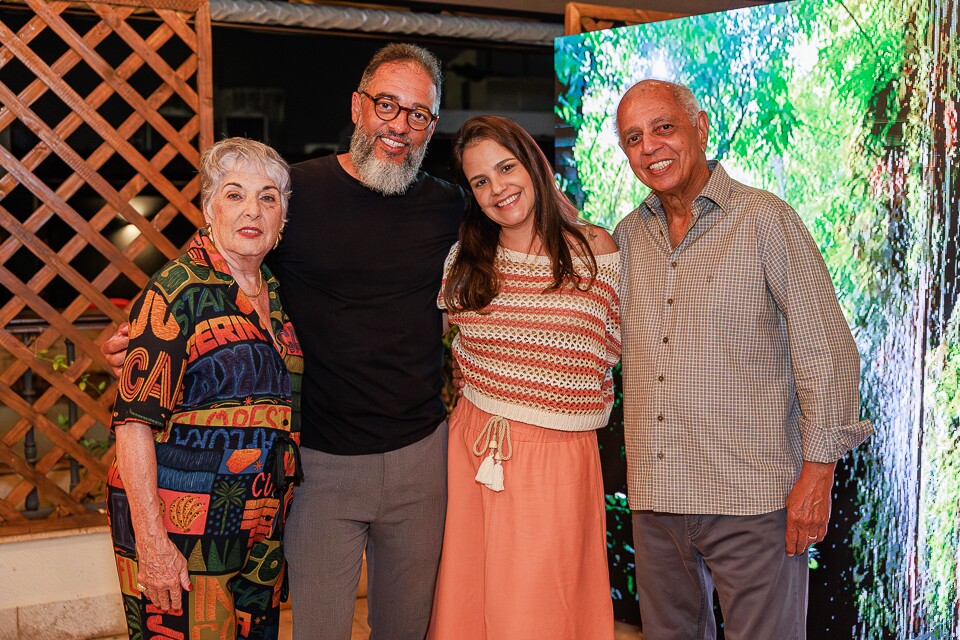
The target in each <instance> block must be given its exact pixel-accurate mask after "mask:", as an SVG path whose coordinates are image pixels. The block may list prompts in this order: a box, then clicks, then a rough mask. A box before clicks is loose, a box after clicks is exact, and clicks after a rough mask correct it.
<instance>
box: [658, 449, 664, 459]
mask: <svg viewBox="0 0 960 640" xmlns="http://www.w3.org/2000/svg"><path fill="white" fill-rule="evenodd" d="M657 460H663V451H660V452H659V453H657Z"/></svg>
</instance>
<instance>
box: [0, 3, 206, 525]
mask: <svg viewBox="0 0 960 640" xmlns="http://www.w3.org/2000/svg"><path fill="white" fill-rule="evenodd" d="M19 6H20V7H21V8H23V9H25V12H24V13H25V16H26V19H25V22H24V24H23V25H22V26H21V28H20V29H19V30H17V31H16V32H14V31H13V30H12V29H11V28H10V27H9V26H8V25H7V24H5V23H4V22H2V21H0V103H2V105H3V108H2V109H0V140H5V141H6V143H7V144H6V146H2V145H0V168H2V171H0V292H6V293H7V294H8V295H6V296H5V298H7V300H6V302H5V304H3V305H2V306H0V355H3V356H5V360H6V361H8V362H11V364H9V366H7V367H6V369H5V370H3V371H0V403H3V404H4V405H6V406H7V407H9V408H11V409H13V410H14V411H15V412H16V415H17V418H15V419H13V420H12V421H10V420H9V419H7V421H6V422H4V421H2V420H0V465H2V466H5V467H6V472H7V476H6V477H7V478H8V482H7V483H5V484H6V485H9V484H11V483H10V482H9V478H10V477H11V475H12V477H14V481H13V482H12V488H10V490H9V491H8V492H7V493H6V495H4V496H3V497H2V498H0V534H10V533H29V532H32V531H38V530H45V529H54V528H67V527H74V526H89V525H91V524H98V523H102V522H104V521H105V517H104V515H103V511H102V509H93V510H91V508H90V507H89V504H88V503H89V502H90V501H91V500H93V501H94V502H96V501H97V500H100V501H102V483H103V481H104V480H105V479H106V475H107V470H108V468H109V465H110V463H111V461H112V459H113V456H114V450H113V446H109V447H108V449H107V450H106V452H105V453H102V454H100V453H97V454H95V453H93V452H92V451H91V450H90V449H88V447H86V446H84V444H83V443H84V439H85V436H86V434H88V432H90V430H91V429H92V428H94V427H95V426H96V425H98V424H99V425H100V426H99V427H98V429H100V430H101V431H102V430H104V429H105V427H104V425H109V423H110V408H111V406H112V403H113V396H114V386H113V384H109V386H107V387H106V388H105V389H104V390H103V392H102V393H100V392H97V393H93V392H91V389H95V388H96V386H95V385H92V384H91V383H90V381H91V376H95V377H96V378H97V379H100V380H102V381H104V382H106V376H105V375H104V374H103V371H104V368H105V363H104V362H103V359H102V356H101V354H100V351H99V346H98V345H99V343H100V342H101V341H102V340H103V339H105V338H106V337H107V336H109V335H110V334H111V333H112V332H113V330H114V328H115V324H116V323H120V322H124V321H125V320H126V319H127V318H126V311H125V310H124V309H123V308H120V307H118V306H117V305H116V304H115V301H114V300H111V299H110V298H109V297H108V296H107V295H106V294H105V293H104V292H105V291H107V290H108V289H109V288H110V287H111V286H113V285H114V284H115V282H116V281H118V279H119V280H124V281H125V282H126V283H127V284H128V286H129V285H133V286H135V287H136V288H140V287H143V286H144V285H145V284H146V283H147V281H148V279H149V277H150V275H151V274H150V273H147V272H146V271H145V270H144V269H143V268H142V267H141V266H140V263H142V262H143V260H142V258H143V256H144V255H145V254H148V253H150V252H159V254H160V255H161V256H162V257H164V258H166V259H170V258H173V257H175V256H177V255H178V254H179V253H180V249H179V246H180V245H181V244H182V243H183V241H184V240H185V238H180V237H168V233H166V232H167V230H168V227H170V228H172V227H171V225H172V223H174V222H178V221H180V223H179V224H178V225H173V226H175V227H179V228H182V227H184V226H188V225H184V224H183V222H182V219H183V218H185V219H186V220H187V221H188V222H189V225H193V226H196V225H199V224H200V222H201V220H202V216H201V215H200V212H199V210H198V209H197V207H196V205H195V204H194V200H195V198H196V196H197V195H198V192H199V181H198V179H197V178H196V176H195V175H194V176H193V178H192V179H188V180H186V181H178V180H175V179H173V178H171V177H170V176H169V175H168V174H169V170H170V167H171V166H173V165H174V164H177V163H179V165H180V166H189V167H192V168H193V171H192V173H194V174H195V173H196V171H195V169H196V167H197V165H198V162H199V150H200V149H202V148H205V147H206V146H208V145H210V144H211V143H212V142H213V113H212V111H213V106H212V102H213V101H212V93H213V88H212V72H211V60H210V52H211V42H210V13H209V6H208V4H207V3H206V1H205V0H88V1H86V2H73V3H69V2H60V1H55V0H54V1H48V0H24V1H23V2H22V3H19ZM68 10H69V11H70V12H71V14H68V13H67V11H68ZM78 10H80V11H82V15H83V17H84V18H85V20H75V19H73V18H72V14H75V13H76V12H77V11H78ZM144 18H149V19H144ZM90 24H92V25H93V26H92V27H90V28H88V29H84V27H86V26H88V25H90ZM107 45H109V46H107ZM61 49H62V50H63V52H62V53H61V54H60V55H59V56H57V57H55V59H54V55H53V54H52V53H51V51H56V50H61ZM9 67H13V68H14V69H15V70H16V71H17V72H18V73H19V74H20V76H15V75H14V74H13V72H10V73H7V72H6V71H5V70H6V69H7V68H9ZM24 72H25V73H26V75H28V77H32V80H28V81H27V82H26V83H25V84H24V83H23V82H21V81H19V79H20V78H21V77H22V76H23V75H24ZM14 87H16V88H14ZM171 105H176V106H175V108H174V107H171ZM171 113H175V114H176V117H174V118H172V119H171V117H170V114H171ZM11 132H14V133H15V135H12V134H11ZM144 136H146V138H149V139H150V140H153V141H156V142H155V144H151V145H143V144H141V143H139V142H138V140H141V139H142V138H144ZM16 138H19V139H20V141H21V142H20V144H19V145H17V144H13V143H11V142H10V141H11V140H14V139H16ZM91 140H94V142H92V143H91ZM51 166H54V167H56V168H57V171H56V172H55V173H56V178H51V173H54V171H53V170H51V169H50V167H51ZM118 176H119V177H118ZM144 191H149V192H150V193H152V194H159V198H157V199H162V201H163V202H164V203H165V204H164V205H162V206H160V208H159V210H157V211H152V212H150V215H149V218H148V216H147V215H146V214H144V213H142V212H138V211H137V210H136V209H135V208H134V206H133V204H132V202H133V199H134V198H135V197H136V196H138V195H140V194H142V193H143V192H144ZM91 201H94V202H95V203H96V204H94V205H93V206H91V205H90V202H91ZM118 216H119V218H122V220H123V221H124V223H126V224H128V225H132V227H130V228H131V229H135V234H132V235H136V237H135V238H134V239H132V240H131V241H129V242H128V243H123V242H120V243H115V242H111V240H110V239H108V238H107V237H105V233H107V230H109V229H110V228H112V227H115V226H117V224H118V222H117V221H118V219H119V218H118ZM54 227H56V228H57V229H58V233H59V236H60V237H59V238H58V241H57V242H54V243H51V242H50V238H52V237H54V236H55V235H57V234H56V233H54V232H53V231H51V228H54ZM67 227H69V228H70V229H72V232H73V235H72V237H68V238H63V235H64V232H63V229H65V228H67ZM179 233H181V234H182V232H179ZM124 245H125V246H124ZM18 254H19V258H18V257H17V255H18ZM24 254H28V255H26V257H24ZM29 260H33V261H34V262H37V263H39V265H41V266H39V268H37V269H36V270H35V272H33V273H29V274H24V273H23V271H24V269H23V268H22V266H20V267H18V266H17V265H22V264H24V263H25V262H26V263H29ZM94 264H95V265H102V266H101V267H99V270H96V268H93V267H91V265H94ZM149 271H152V269H149ZM54 283H56V285H57V287H58V291H59V293H58V294H57V295H54V294H52V293H49V289H50V287H52V286H53V284H54ZM64 290H67V291H69V293H67V294H64V293H63V291H64ZM91 316H94V317H96V318H99V320H98V321H96V322H93V323H90V322H87V323H86V328H84V319H85V318H86V319H88V320H89V319H90V317H91ZM25 325H30V326H32V327H33V329H30V330H26V329H23V327H24V326H25ZM17 327H19V329H18V328H17ZM65 340H66V341H68V345H69V346H68V351H69V350H70V349H72V352H71V353H73V355H72V356H71V357H70V358H69V359H65V358H64V357H63V356H62V355H58V356H57V357H52V354H60V352H61V350H62V349H63V348H64V347H63V345H64V341H65ZM35 386H36V390H35ZM27 390H29V391H30V393H26V391H27ZM65 407H69V412H68V413H69V418H68V419H67V420H64V421H63V424H58V423H57V422H56V421H55V420H54V419H52V418H51V414H57V413H58V412H63V411H65ZM57 417H63V416H62V415H60V416H57ZM21 443H23V446H22V452H21ZM67 464H69V466H70V467H71V469H72V471H74V472H75V473H71V481H70V483H69V486H63V483H62V482H60V481H59V480H58V479H55V478H54V477H53V475H54V472H55V471H56V470H57V469H61V468H64V467H65V465H67ZM60 475H62V474H60ZM17 478H18V479H17ZM31 503H32V504H31Z"/></svg>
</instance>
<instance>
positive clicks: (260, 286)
mask: <svg viewBox="0 0 960 640" xmlns="http://www.w3.org/2000/svg"><path fill="white" fill-rule="evenodd" d="M257 276H259V277H258V278H257V292H256V293H254V294H252V295H251V294H249V293H247V292H246V291H243V287H241V286H240V283H239V282H237V288H238V289H240V291H243V295H245V296H247V297H248V298H250V299H251V300H255V299H256V298H259V297H260V292H261V291H263V271H257Z"/></svg>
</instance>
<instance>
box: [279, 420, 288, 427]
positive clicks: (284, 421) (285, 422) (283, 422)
mask: <svg viewBox="0 0 960 640" xmlns="http://www.w3.org/2000/svg"><path fill="white" fill-rule="evenodd" d="M280 424H282V425H283V426H287V425H288V424H290V421H289V420H283V421H282V422H281V423H280Z"/></svg>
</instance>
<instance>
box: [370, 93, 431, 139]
mask: <svg viewBox="0 0 960 640" xmlns="http://www.w3.org/2000/svg"><path fill="white" fill-rule="evenodd" d="M357 93H359V94H360V95H361V96H366V97H367V98H369V99H370V101H371V102H373V113H374V114H376V116H377V117H378V118H380V119H381V120H382V121H384V122H393V121H394V120H396V119H397V118H398V117H399V116H400V113H401V112H403V111H406V112H407V124H408V125H409V126H410V128H411V129H413V130H414V131H426V130H427V129H429V128H430V125H431V124H433V123H434V122H436V121H437V120H439V119H440V116H439V115H437V114H435V113H432V112H431V111H430V110H429V109H427V108H425V107H405V106H403V105H402V104H400V103H399V102H398V101H397V100H396V98H392V97H390V96H385V95H379V96H372V95H370V94H369V93H367V92H366V91H357ZM381 100H386V101H387V102H392V103H393V104H395V105H397V112H396V114H394V116H393V117H392V118H384V117H383V116H382V115H380V113H379V112H378V111H377V103H378V102H380V101H381ZM413 113H420V114H426V115H427V116H429V117H430V121H429V122H427V124H426V125H425V126H424V127H423V128H422V129H418V128H417V127H415V126H414V125H413V123H412V122H410V115H411V114H413Z"/></svg>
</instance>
